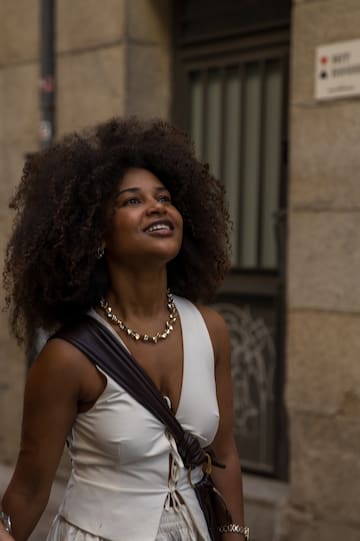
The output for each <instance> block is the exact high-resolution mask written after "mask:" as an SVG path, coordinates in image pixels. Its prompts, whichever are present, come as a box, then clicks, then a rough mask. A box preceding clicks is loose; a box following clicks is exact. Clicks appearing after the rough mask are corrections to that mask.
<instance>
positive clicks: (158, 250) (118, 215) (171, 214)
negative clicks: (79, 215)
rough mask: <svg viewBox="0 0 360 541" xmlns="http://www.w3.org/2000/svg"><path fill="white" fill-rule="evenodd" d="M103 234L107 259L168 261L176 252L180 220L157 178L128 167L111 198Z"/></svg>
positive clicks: (180, 229)
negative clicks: (104, 235)
mask: <svg viewBox="0 0 360 541" xmlns="http://www.w3.org/2000/svg"><path fill="white" fill-rule="evenodd" d="M111 210H112V215H111V225H110V229H109V231H108V233H107V235H106V238H105V254H106V257H107V259H108V260H109V261H110V260H113V261H117V262H119V263H122V264H124V263H125V264H126V263H129V264H130V265H131V264H132V263H145V264H146V263H150V261H153V260H155V261H158V262H161V263H167V262H168V261H171V260H172V259H173V258H174V257H176V255H177V254H178V253H179V250H180V247H181V242H182V233H183V220H182V217H181V214H180V213H179V211H178V210H177V209H176V208H175V207H174V206H173V205H172V203H171V195H170V193H169V191H168V190H167V189H166V188H165V186H164V185H163V184H162V182H160V180H159V179H158V178H157V177H156V176H155V175H153V174H152V173H151V172H150V171H147V170H146V169H137V168H133V169H129V170H128V171H127V172H126V173H125V175H124V177H123V179H122V180H121V181H120V182H119V185H118V189H117V193H116V194H115V198H114V200H113V201H112V209H111Z"/></svg>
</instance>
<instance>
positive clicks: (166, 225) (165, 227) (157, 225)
mask: <svg viewBox="0 0 360 541" xmlns="http://www.w3.org/2000/svg"><path fill="white" fill-rule="evenodd" d="M173 229H174V224H173V223H172V222H170V221H169V220H158V221H157V222H153V223H152V224H150V225H149V226H148V227H146V228H145V229H144V232H145V233H154V232H155V231H173Z"/></svg>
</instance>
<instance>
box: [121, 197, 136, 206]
mask: <svg viewBox="0 0 360 541" xmlns="http://www.w3.org/2000/svg"><path fill="white" fill-rule="evenodd" d="M138 203H140V199H139V198H138V197H131V198H130V199H127V200H126V201H125V202H124V205H137V204H138Z"/></svg>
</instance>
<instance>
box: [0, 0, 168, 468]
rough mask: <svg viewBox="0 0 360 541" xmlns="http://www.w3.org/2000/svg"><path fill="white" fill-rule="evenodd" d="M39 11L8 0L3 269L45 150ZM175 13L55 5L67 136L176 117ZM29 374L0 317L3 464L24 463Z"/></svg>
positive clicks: (142, 6) (30, 0)
mask: <svg viewBox="0 0 360 541" xmlns="http://www.w3.org/2000/svg"><path fill="white" fill-rule="evenodd" d="M39 6H40V2H39V0H17V1H16V2H14V1H13V0H0V115H1V117H0V260H1V262H2V261H3V255H4V250H5V246H6V242H7V238H8V235H9V232H10V228H11V220H12V213H11V211H9V209H8V200H9V198H10V196H11V194H12V192H13V190H14V187H15V186H16V184H17V183H18V182H19V179H20V176H21V170H22V166H23V162H24V156H25V154H26V153H28V152H34V151H36V150H38V148H39V136H38V130H39V122H40V110H39V97H38V78H39V18H40V17H39V16H40V13H39ZM170 8H171V0H136V2H134V1H133V0H106V2H99V1H98V0H77V2H75V3H74V2H73V1H72V0H60V1H58V2H56V70H57V74H56V75H57V81H56V82H57V88H56V130H57V135H58V136H59V135H62V134H64V133H66V132H69V131H73V130H76V129H81V128H83V127H85V126H89V125H92V124H94V123H96V122H99V121H102V120H105V119H107V118H109V117H111V116H114V115H123V114H126V115H128V114H139V115H141V116H146V117H152V116H160V117H163V118H167V117H168V116H169V111H170V87H171V77H170V67H171V66H170V59H171V44H170V26H171V21H170V19H171V9H170ZM1 270H2V263H1V264H0V271H1ZM1 303H2V304H3V296H2V297H1ZM25 374H26V370H25V361H24V355H23V352H22V351H21V350H20V349H19V348H18V347H17V346H16V344H15V342H14V340H13V339H12V338H10V337H9V332H8V327H7V317H6V315H5V314H4V313H2V312H0V412H1V419H0V462H3V463H13V462H14V460H15V458H16V454H17V449H18V439H19V433H20V421H21V409H22V394H23V387H24V381H25ZM4 412H6V415H5V414H4Z"/></svg>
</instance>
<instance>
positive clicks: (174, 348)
mask: <svg viewBox="0 0 360 541" xmlns="http://www.w3.org/2000/svg"><path fill="white" fill-rule="evenodd" d="M119 336H120V338H121V339H122V340H123V342H124V343H125V345H126V347H127V348H128V349H129V351H130V353H131V354H132V356H133V357H135V359H136V360H137V362H138V364H139V365H140V366H141V367H142V368H143V369H144V370H145V372H146V373H147V374H148V376H149V377H150V378H151V380H152V381H153V383H154V384H155V386H156V387H157V389H159V390H160V392H161V393H162V394H163V395H166V396H168V397H169V398H170V400H171V403H172V406H173V410H174V411H176V409H177V406H178V403H179V400H180V395H181V388H182V381H183V373H184V345H183V337H182V331H181V326H180V325H177V326H176V327H175V329H174V331H173V332H172V333H171V334H170V335H169V336H168V337H167V338H166V339H165V340H161V341H159V342H158V343H157V344H149V343H143V342H140V341H138V342H137V341H134V340H133V339H131V338H129V337H127V336H123V335H122V334H119Z"/></svg>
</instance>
